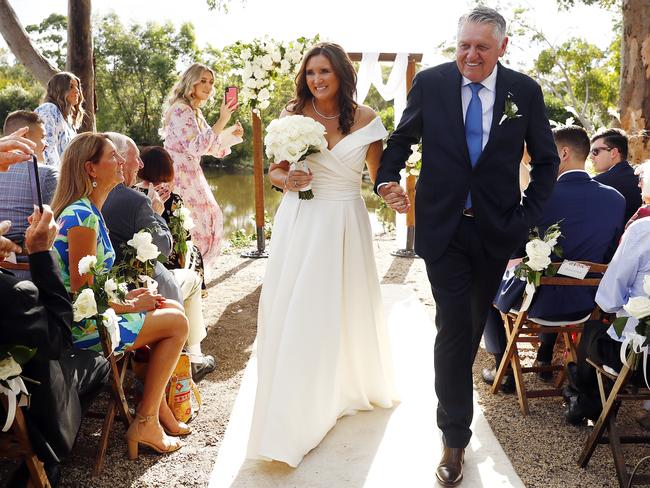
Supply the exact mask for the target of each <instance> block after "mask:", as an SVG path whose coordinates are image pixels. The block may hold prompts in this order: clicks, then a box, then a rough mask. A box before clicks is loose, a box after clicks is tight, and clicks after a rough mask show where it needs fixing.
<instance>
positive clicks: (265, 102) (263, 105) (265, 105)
mask: <svg viewBox="0 0 650 488" xmlns="http://www.w3.org/2000/svg"><path fill="white" fill-rule="evenodd" d="M269 105H271V102H269V101H268V100H262V101H261V102H260V105H259V108H260V110H264V109H267V108H269Z"/></svg>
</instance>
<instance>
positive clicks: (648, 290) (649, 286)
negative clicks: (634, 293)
mask: <svg viewBox="0 0 650 488" xmlns="http://www.w3.org/2000/svg"><path fill="white" fill-rule="evenodd" d="M643 291H644V292H645V294H646V295H648V296H650V275H645V276H644V277H643Z"/></svg>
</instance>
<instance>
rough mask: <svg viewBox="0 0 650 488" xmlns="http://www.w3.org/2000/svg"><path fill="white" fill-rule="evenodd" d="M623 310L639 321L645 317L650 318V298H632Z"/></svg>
mask: <svg viewBox="0 0 650 488" xmlns="http://www.w3.org/2000/svg"><path fill="white" fill-rule="evenodd" d="M644 285H645V283H644ZM623 308H624V309H625V311H626V312H627V313H629V314H630V315H631V316H632V317H635V318H637V319H639V320H641V319H643V318H645V317H650V298H649V297H632V298H630V299H629V300H628V302H627V303H626V304H625V305H623Z"/></svg>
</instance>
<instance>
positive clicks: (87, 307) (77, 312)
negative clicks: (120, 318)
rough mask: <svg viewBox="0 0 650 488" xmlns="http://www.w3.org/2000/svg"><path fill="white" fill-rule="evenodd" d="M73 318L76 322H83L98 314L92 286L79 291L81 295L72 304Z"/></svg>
mask: <svg viewBox="0 0 650 488" xmlns="http://www.w3.org/2000/svg"><path fill="white" fill-rule="evenodd" d="M72 312H73V317H72V319H73V320H74V321H75V322H81V321H82V320H83V319H87V318H90V317H94V316H95V315H97V302H96V301H95V294H94V293H93V291H92V290H91V289H90V288H85V289H84V290H82V291H81V293H79V296H78V297H77V299H76V300H75V302H74V303H73V304H72Z"/></svg>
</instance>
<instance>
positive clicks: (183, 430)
mask: <svg viewBox="0 0 650 488" xmlns="http://www.w3.org/2000/svg"><path fill="white" fill-rule="evenodd" d="M160 425H162V428H163V430H164V431H165V434H167V435H172V436H174V437H183V436H186V435H190V434H191V433H192V429H190V427H189V425H187V424H186V423H185V422H178V430H177V431H173V430H171V429H168V428H167V427H166V426H165V424H163V423H162V422H160Z"/></svg>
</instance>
